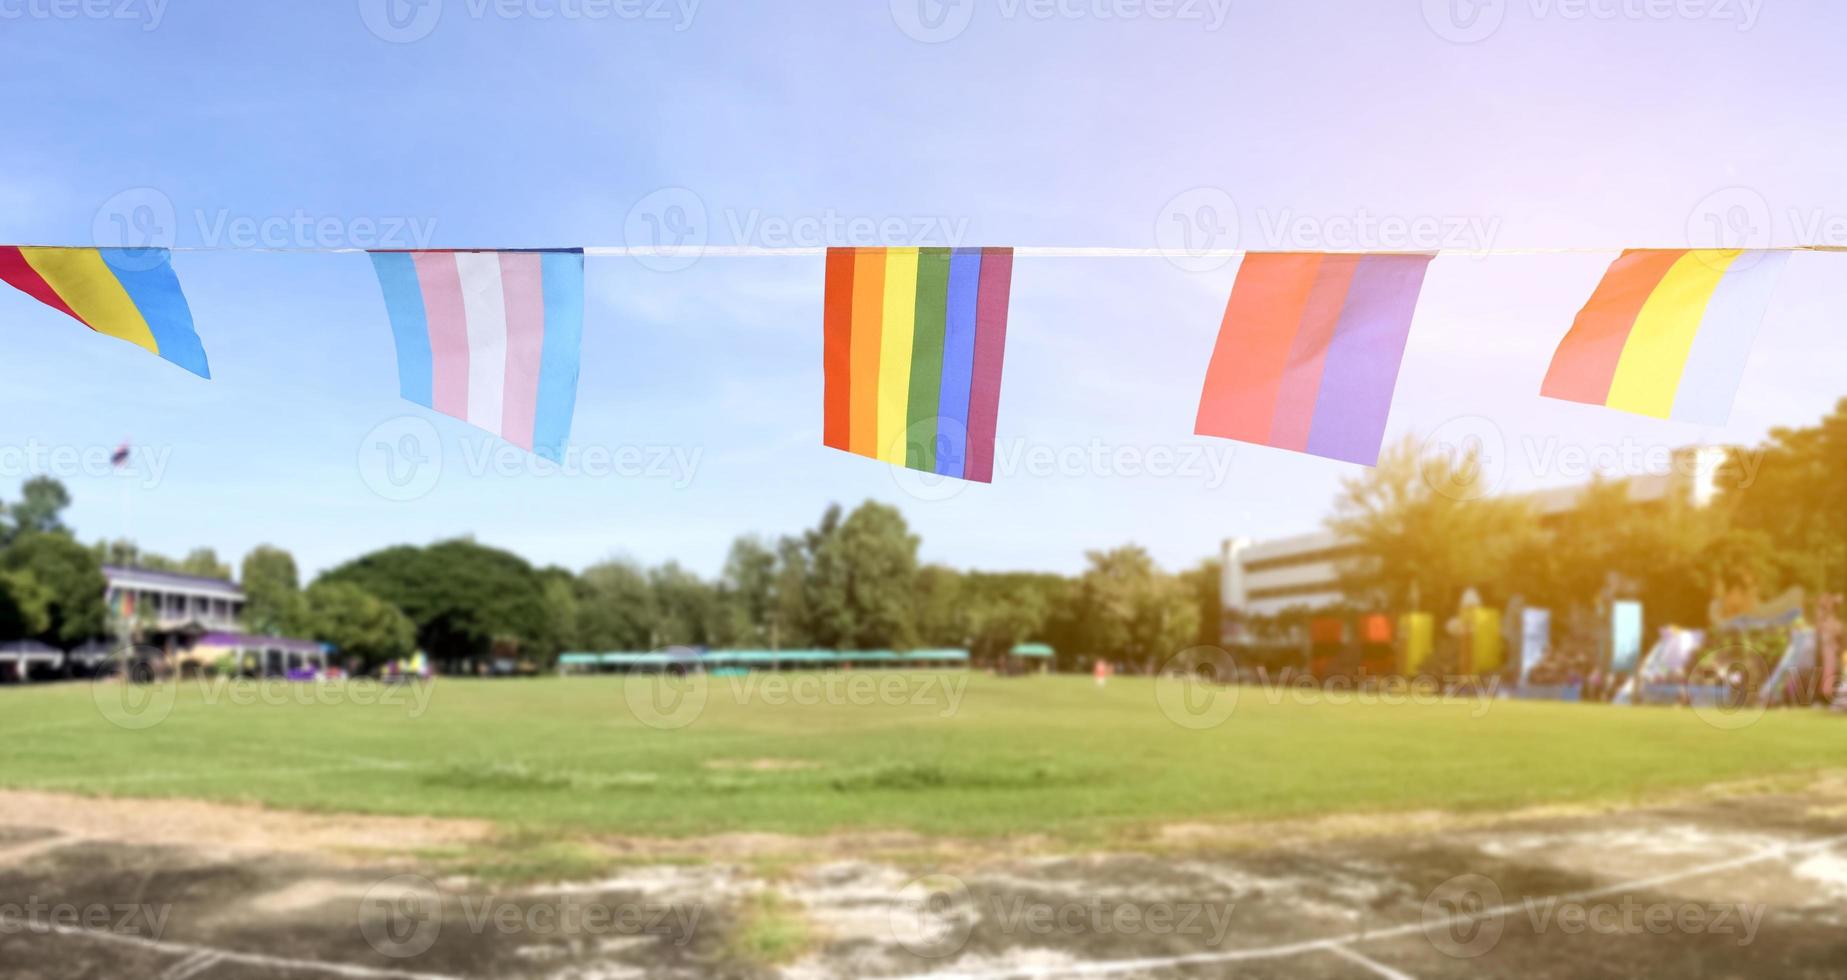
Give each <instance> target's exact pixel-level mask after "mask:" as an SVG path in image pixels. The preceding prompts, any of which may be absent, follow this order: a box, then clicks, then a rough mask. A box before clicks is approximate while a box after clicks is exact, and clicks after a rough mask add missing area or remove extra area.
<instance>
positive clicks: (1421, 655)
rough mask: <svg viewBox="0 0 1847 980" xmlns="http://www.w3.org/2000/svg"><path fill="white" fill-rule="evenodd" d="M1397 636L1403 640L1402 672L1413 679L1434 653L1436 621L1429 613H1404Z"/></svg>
mask: <svg viewBox="0 0 1847 980" xmlns="http://www.w3.org/2000/svg"><path fill="white" fill-rule="evenodd" d="M1398 635H1399V636H1401V637H1403V638H1404V672H1405V674H1406V675H1407V676H1413V677H1414V676H1416V675H1417V672H1418V670H1419V669H1420V668H1422V667H1423V666H1424V661H1426V660H1429V659H1430V655H1431V654H1432V653H1434V652H1435V651H1436V646H1437V645H1436V637H1437V619H1436V617H1435V616H1433V615H1431V614H1430V613H1406V614H1405V615H1404V616H1403V617H1402V618H1401V619H1400V622H1399V626H1398Z"/></svg>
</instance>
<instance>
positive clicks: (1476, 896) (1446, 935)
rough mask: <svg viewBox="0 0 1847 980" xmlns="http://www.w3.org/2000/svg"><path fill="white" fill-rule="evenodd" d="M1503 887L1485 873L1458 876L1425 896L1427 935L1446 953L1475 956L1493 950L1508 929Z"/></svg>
mask: <svg viewBox="0 0 1847 980" xmlns="http://www.w3.org/2000/svg"><path fill="white" fill-rule="evenodd" d="M1501 905H1502V902H1501V889H1500V886H1498V885H1496V884H1495V883H1494V881H1493V879H1491V878H1488V877H1486V876H1484V875H1476V874H1468V875H1457V876H1456V877H1454V878H1451V879H1449V880H1448V881H1445V882H1443V883H1442V884H1440V885H1438V886H1437V887H1436V888H1435V890H1433V891H1431V893H1430V894H1429V895H1428V896H1427V897H1425V899H1424V938H1425V939H1428V940H1429V941H1430V945H1432V946H1434V947H1436V950H1437V951H1438V952H1440V953H1442V954H1443V955H1445V956H1450V957H1454V958H1456V959H1464V960H1466V959H1473V958H1475V957H1477V956H1481V955H1483V954H1485V953H1487V952H1488V951H1489V950H1491V949H1493V948H1494V946H1495V944H1496V943H1499V942H1500V941H1501V932H1502V931H1503V930H1505V929H1506V928H1507V923H1506V921H1505V916H1504V914H1503V910H1502V908H1501Z"/></svg>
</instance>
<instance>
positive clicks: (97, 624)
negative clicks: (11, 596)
mask: <svg viewBox="0 0 1847 980" xmlns="http://www.w3.org/2000/svg"><path fill="white" fill-rule="evenodd" d="M0 569H4V570H6V571H9V572H29V573H31V576H32V579H33V580H34V581H35V582H36V583H37V584H38V585H39V586H42V587H43V589H44V591H45V594H47V595H48V596H49V601H48V602H47V603H46V604H45V611H46V613H47V614H48V616H49V620H48V621H47V622H46V625H45V627H44V629H43V630H41V631H40V632H39V635H38V637H37V638H38V639H41V640H43V641H44V642H46V643H50V644H53V645H56V646H64V647H70V646H73V645H75V644H78V643H82V642H83V641H85V640H89V639H94V638H96V637H99V636H102V635H103V633H104V628H105V626H106V624H107V610H106V609H105V607H104V605H103V594H104V593H105V592H106V591H107V590H108V588H109V582H108V580H107V579H105V578H103V570H102V563H101V562H99V561H97V557H96V552H95V551H93V550H91V549H89V548H86V547H84V546H83V545H80V544H78V543H77V542H76V540H75V539H73V538H72V537H71V536H70V535H68V534H66V533H64V532H62V531H54V532H28V533H25V534H21V535H19V536H18V537H16V538H14V539H13V542H12V544H11V545H10V546H8V547H7V548H6V550H5V552H4V553H3V554H0Z"/></svg>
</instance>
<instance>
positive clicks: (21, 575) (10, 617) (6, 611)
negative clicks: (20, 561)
mask: <svg viewBox="0 0 1847 980" xmlns="http://www.w3.org/2000/svg"><path fill="white" fill-rule="evenodd" d="M53 599H54V596H53V595H52V593H51V590H50V589H47V588H46V587H45V586H43V585H41V584H39V580H38V579H37V578H36V577H34V576H33V574H32V572H31V571H30V570H28V569H23V568H22V569H18V570H15V571H0V641H4V640H23V639H29V638H32V637H37V636H42V635H44V634H45V633H46V632H47V631H48V630H49V629H50V628H51V604H52V601H53Z"/></svg>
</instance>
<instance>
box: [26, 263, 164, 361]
mask: <svg viewBox="0 0 1847 980" xmlns="http://www.w3.org/2000/svg"><path fill="white" fill-rule="evenodd" d="M19 253H20V254H21V255H23V256H25V259H26V264H28V265H30V266H32V268H33V269H34V270H35V271H37V272H38V274H39V275H40V276H41V277H43V278H44V280H45V283H46V285H49V286H50V287H51V288H52V289H53V290H54V291H56V292H57V294H58V298H60V299H62V300H64V305H66V306H68V307H70V308H71V312H72V313H75V314H77V316H78V317H80V318H82V320H83V322H85V323H87V324H89V325H90V328H91V329H93V330H95V331H96V332H98V333H106V334H108V335H109V336H111V337H117V338H120V339H122V340H126V341H128V342H129V343H131V344H134V345H135V346H137V347H145V348H147V349H148V350H150V351H152V352H154V353H156V354H158V353H160V345H159V344H158V343H155V341H154V332H153V331H151V330H149V329H148V323H147V320H146V319H145V318H144V317H142V315H141V310H140V308H138V307H137V306H135V301H134V300H132V299H129V298H128V291H127V290H125V289H123V288H122V282H121V280H119V279H117V278H116V277H115V273H114V272H113V271H111V270H110V268H109V264H108V263H107V262H104V261H103V256H102V253H100V252H98V251H97V250H96V249H93V248H21V249H20V250H19Z"/></svg>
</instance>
